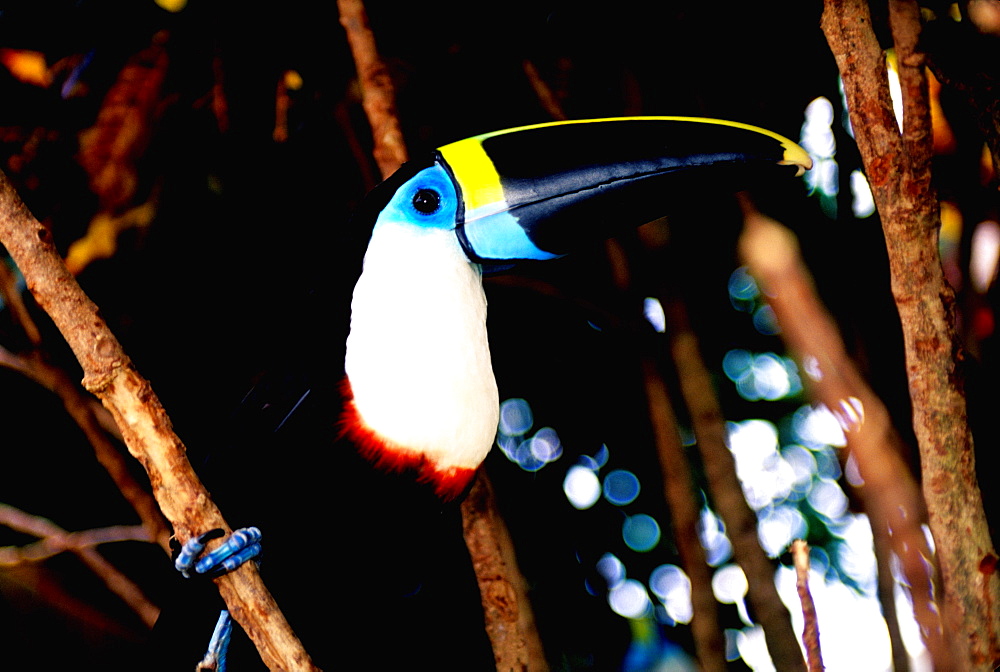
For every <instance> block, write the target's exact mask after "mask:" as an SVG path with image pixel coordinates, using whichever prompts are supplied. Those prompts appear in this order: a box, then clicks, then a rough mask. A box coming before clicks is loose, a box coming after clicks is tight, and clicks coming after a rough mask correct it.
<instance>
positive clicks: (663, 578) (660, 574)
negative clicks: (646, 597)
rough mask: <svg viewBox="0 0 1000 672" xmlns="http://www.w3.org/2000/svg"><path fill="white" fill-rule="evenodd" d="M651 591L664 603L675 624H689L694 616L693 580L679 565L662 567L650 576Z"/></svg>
mask: <svg viewBox="0 0 1000 672" xmlns="http://www.w3.org/2000/svg"><path fill="white" fill-rule="evenodd" d="M649 589H650V590H652V591H653V594H654V595H656V597H658V598H659V599H660V601H661V602H662V603H663V607H664V610H665V611H666V614H667V616H668V617H669V618H670V619H671V620H672V621H673V622H674V623H689V622H690V621H691V618H692V616H693V615H694V610H693V607H692V606H691V579H689V578H688V575H687V574H685V573H684V570H683V569H681V568H680V567H678V566H677V565H660V566H659V567H657V568H656V569H654V570H653V572H652V574H650V576H649Z"/></svg>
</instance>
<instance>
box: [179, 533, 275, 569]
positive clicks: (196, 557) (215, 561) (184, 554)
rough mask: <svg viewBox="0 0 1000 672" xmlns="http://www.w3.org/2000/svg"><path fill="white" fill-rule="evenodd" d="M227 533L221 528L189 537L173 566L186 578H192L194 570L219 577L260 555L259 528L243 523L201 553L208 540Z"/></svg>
mask: <svg viewBox="0 0 1000 672" xmlns="http://www.w3.org/2000/svg"><path fill="white" fill-rule="evenodd" d="M224 534H225V532H223V531H222V530H220V529H215V530H209V531H208V532H206V533H205V534H202V535H200V536H198V537H193V538H192V539H189V540H188V542H187V543H186V544H184V546H183V547H182V548H181V552H180V554H178V556H177V560H175V561H174V567H176V568H177V571H179V572H180V573H181V574H183V575H184V577H185V578H191V574H192V572H193V573H195V574H204V575H206V576H209V577H216V576H221V575H222V574H225V573H226V572H231V571H233V570H234V569H236V568H237V567H239V566H240V565H242V564H243V563H245V562H246V561H247V560H250V559H251V558H255V557H257V556H258V555H260V550H261V548H260V538H261V534H260V530H259V529H257V528H256V527H244V528H240V529H238V530H236V531H235V532H233V533H232V534H231V535H229V538H228V539H226V541H225V542H223V544H222V545H221V546H219V547H218V548H217V549H215V550H214V551H212V552H210V553H207V554H206V555H204V556H203V557H200V556H201V554H202V553H203V552H204V550H205V545H206V544H207V543H208V542H209V541H211V540H212V539H218V538H220V537H222V536H223V535H224Z"/></svg>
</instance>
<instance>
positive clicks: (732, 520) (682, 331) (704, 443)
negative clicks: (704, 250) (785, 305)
mask: <svg viewBox="0 0 1000 672" xmlns="http://www.w3.org/2000/svg"><path fill="white" fill-rule="evenodd" d="M680 310H681V307H680V306H679V305H675V306H674V308H673V310H671V320H670V330H669V331H670V332H671V350H672V352H673V357H674V364H675V366H676V367H677V375H678V377H679V378H680V382H681V393H682V394H683V395H684V401H685V403H686V404H687V407H688V411H689V413H690V414H691V423H692V425H693V429H694V434H695V437H696V438H697V440H698V450H699V451H700V452H701V460H702V465H703V466H704V469H705V478H706V480H707V482H708V491H709V493H710V495H711V497H712V502H713V503H714V504H715V509H716V511H717V512H718V514H719V516H720V517H721V518H722V522H723V523H725V525H726V535H727V536H728V537H729V540H730V542H731V543H732V545H733V557H734V558H735V559H736V562H737V563H738V564H739V566H740V567H741V568H742V569H743V573H744V574H746V577H747V584H748V589H747V599H748V600H749V602H750V606H751V607H752V609H753V614H754V619H755V620H756V621H757V622H759V623H760V625H761V627H762V628H763V629H764V639H765V641H766V642H767V650H768V652H769V653H770V654H771V661H772V662H773V663H774V666H775V668H776V669H778V670H804V669H805V664H804V663H803V660H802V650H801V649H800V648H799V643H798V641H797V640H796V637H795V630H794V629H793V628H792V621H791V616H790V615H789V613H788V609H786V608H785V604H784V603H783V602H782V601H781V597H780V596H779V595H778V589H777V587H776V586H775V584H774V572H775V567H774V564H773V563H772V562H771V561H770V560H769V559H768V557H767V555H766V554H765V553H764V551H763V549H761V547H760V541H759V539H758V537H757V516H755V515H754V512H753V510H751V508H750V506H749V505H748V504H747V501H746V499H745V498H744V497H743V488H742V486H741V485H740V481H739V478H738V477H737V476H736V462H735V460H734V459H733V454H732V453H731V452H729V448H728V447H727V446H726V420H725V417H724V416H723V414H722V408H721V407H720V406H719V402H718V399H717V398H716V395H715V389H714V387H713V386H712V380H711V376H710V374H709V372H708V369H707V368H705V364H704V362H703V361H702V359H701V354H700V353H699V352H698V341H697V338H696V336H695V335H694V333H693V332H692V331H691V329H690V326H689V325H688V323H687V319H686V317H685V316H684V315H683V314H682V313H680Z"/></svg>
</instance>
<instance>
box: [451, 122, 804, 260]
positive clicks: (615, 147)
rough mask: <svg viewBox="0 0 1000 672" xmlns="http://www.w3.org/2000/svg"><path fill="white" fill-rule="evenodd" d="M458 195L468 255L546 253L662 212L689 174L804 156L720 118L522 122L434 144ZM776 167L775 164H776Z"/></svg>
mask: <svg viewBox="0 0 1000 672" xmlns="http://www.w3.org/2000/svg"><path fill="white" fill-rule="evenodd" d="M438 152H439V158H438V162H439V163H441V164H442V165H443V166H444V168H445V169H446V170H447V171H448V172H449V173H450V175H451V176H452V178H453V180H454V182H455V185H456V191H457V192H458V194H457V195H458V199H457V200H458V203H459V207H458V210H459V211H458V212H457V213H456V215H457V216H456V220H455V224H456V228H455V231H456V234H457V235H458V237H459V240H460V241H461V244H462V247H463V249H464V250H465V253H466V255H467V256H468V257H469V259H470V260H471V261H473V262H477V263H486V264H496V263H498V262H499V263H501V264H502V263H504V262H511V261H517V260H523V259H552V258H554V257H558V256H560V255H562V254H565V253H566V252H568V251H570V250H571V249H573V248H574V247H578V246H579V245H580V244H581V241H585V240H595V239H597V240H599V239H602V238H605V237H608V236H611V235H614V232H615V230H616V229H620V228H622V227H625V226H638V225H641V224H644V223H646V222H649V221H652V220H653V219H656V218H657V217H660V216H662V215H664V214H666V212H667V210H668V209H669V205H668V201H669V199H671V198H673V197H683V195H684V194H685V193H686V192H689V191H690V188H691V185H692V184H693V181H694V180H698V181H699V182H700V183H702V184H703V183H704V181H705V180H714V179H724V180H727V181H729V182H732V181H733V180H736V182H735V183H734V186H737V185H738V184H739V183H740V181H741V180H742V181H745V180H746V178H748V177H752V176H754V175H756V174H758V173H760V172H762V171H771V172H773V171H775V170H784V171H787V172H788V173H789V174H795V175H801V174H802V173H803V172H804V171H805V170H807V169H809V168H811V167H812V161H811V159H810V158H809V155H808V153H806V151H805V150H803V149H802V148H801V147H799V146H798V145H796V144H795V143H794V142H792V141H791V140H788V139H787V138H783V137H781V136H780V135H778V134H776V133H772V132H771V131H767V130H764V129H762V128H757V127H755V126H748V125H746V124H740V123H735V122H729V121H719V120H716V119H702V118H690V117H626V118H619V119H595V120H586V121H566V122H555V123H549V124H538V125H536V126H525V127H522V128H514V129H510V130H505V131H498V132H495V133H488V134H485V135H480V136H476V137H473V138H468V139H466V140H461V141H459V142H454V143H452V144H449V145H445V146H444V147H441V148H440V149H439V150H438ZM776 167H777V168H776Z"/></svg>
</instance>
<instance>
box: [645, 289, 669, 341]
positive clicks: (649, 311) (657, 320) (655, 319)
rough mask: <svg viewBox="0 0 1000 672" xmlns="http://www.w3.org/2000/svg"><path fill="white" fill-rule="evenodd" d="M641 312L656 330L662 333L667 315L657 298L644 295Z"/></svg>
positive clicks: (665, 327) (665, 325) (664, 329)
mask: <svg viewBox="0 0 1000 672" xmlns="http://www.w3.org/2000/svg"><path fill="white" fill-rule="evenodd" d="M642 314H643V315H644V316H645V317H646V321H647V322H649V323H650V324H651V325H653V329H655V330H656V331H657V332H659V333H661V334H662V333H663V332H665V331H666V330H667V316H666V315H665V314H664V313H663V306H662V305H661V304H660V301H659V299H654V298H653V297H646V299H645V300H644V301H643V302H642Z"/></svg>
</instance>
